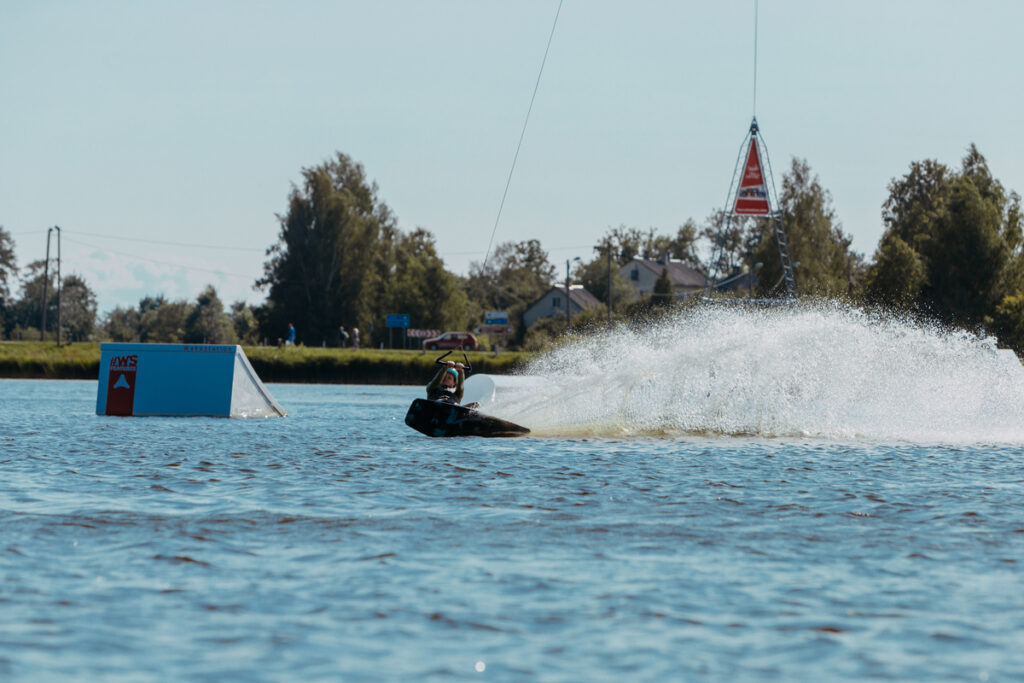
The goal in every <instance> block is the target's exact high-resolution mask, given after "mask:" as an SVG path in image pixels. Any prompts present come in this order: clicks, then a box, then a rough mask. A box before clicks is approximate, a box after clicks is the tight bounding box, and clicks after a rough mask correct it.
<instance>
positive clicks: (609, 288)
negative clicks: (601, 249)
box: [605, 240, 612, 329]
mask: <svg viewBox="0 0 1024 683" xmlns="http://www.w3.org/2000/svg"><path fill="white" fill-rule="evenodd" d="M605 244H606V246H607V251H608V329H611V327H612V241H611V240H608V241H607V242H606V243H605Z"/></svg>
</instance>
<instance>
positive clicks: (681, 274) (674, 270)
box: [626, 258, 704, 287]
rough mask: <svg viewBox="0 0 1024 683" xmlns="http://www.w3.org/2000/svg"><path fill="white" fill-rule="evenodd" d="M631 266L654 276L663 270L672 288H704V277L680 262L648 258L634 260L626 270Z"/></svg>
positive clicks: (627, 265) (628, 264)
mask: <svg viewBox="0 0 1024 683" xmlns="http://www.w3.org/2000/svg"><path fill="white" fill-rule="evenodd" d="M633 264H639V265H641V266H643V267H644V268H647V269H648V270H649V271H651V272H652V273H654V274H655V275H661V269H662V268H664V269H665V270H667V271H668V277H669V279H670V280H672V286H673V287H703V286H704V275H703V274H702V273H700V272H698V271H696V270H694V269H693V268H691V267H690V266H688V265H686V264H684V263H683V262H682V261H673V260H671V259H668V260H666V261H660V260H656V259H649V258H635V259H633V260H632V261H630V262H629V263H627V264H626V267H627V268H628V267H629V266H631V265H633Z"/></svg>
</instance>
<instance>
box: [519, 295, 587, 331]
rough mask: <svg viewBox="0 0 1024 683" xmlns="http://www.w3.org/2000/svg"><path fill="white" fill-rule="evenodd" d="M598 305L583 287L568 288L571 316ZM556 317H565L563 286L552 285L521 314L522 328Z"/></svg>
mask: <svg viewBox="0 0 1024 683" xmlns="http://www.w3.org/2000/svg"><path fill="white" fill-rule="evenodd" d="M600 303H601V302H600V301H598V300H597V297H595V296H594V295H593V294H591V293H590V292H588V291H587V290H586V289H584V288H583V285H571V286H570V287H569V312H570V313H571V314H572V315H579V314H580V313H582V312H583V311H585V310H587V309H588V308H593V307H594V306H597V305H598V304H600ZM556 315H565V285H554V286H553V287H552V288H551V289H549V290H548V291H547V292H546V293H545V294H544V296H542V297H541V298H539V299H537V300H536V301H534V302H533V303H532V304H530V306H529V308H527V309H526V312H525V313H523V326H525V327H526V329H529V328H531V327H533V325H534V323H536V322H537V321H538V320H540V319H541V318H551V317H553V316H556Z"/></svg>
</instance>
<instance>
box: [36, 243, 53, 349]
mask: <svg viewBox="0 0 1024 683" xmlns="http://www.w3.org/2000/svg"><path fill="white" fill-rule="evenodd" d="M52 232H53V228H48V229H47V231H46V261H45V262H44V263H43V322H42V324H41V325H40V326H39V341H46V299H47V298H48V297H49V296H50V233H52Z"/></svg>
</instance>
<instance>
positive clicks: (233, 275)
mask: <svg viewBox="0 0 1024 683" xmlns="http://www.w3.org/2000/svg"><path fill="white" fill-rule="evenodd" d="M65 240H67V241H68V242H72V243H74V244H77V245H81V246H83V247H89V248H90V249H97V250H99V251H101V252H103V253H105V254H115V255H117V256H124V257H125V258H131V259H135V260H138V261H148V262H151V263H158V264H160V265H169V266H172V267H175V268H183V269H184V270H197V271H202V272H212V273H215V274H218V275H226V276H228V278H241V279H243V280H255V278H253V276H252V275H243V274H240V273H237V272H227V271H226V270H217V269H214V268H202V267H198V266H195V265H185V264H183V263H172V262H170V261H162V260H160V259H156V258H150V257H147V256H138V255H136V254H128V253H126V252H122V251H116V250H114V249H106V248H105V247H99V246H97V245H92V244H89V243H87V242H82V241H81V240H76V239H74V238H69V237H65Z"/></svg>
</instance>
